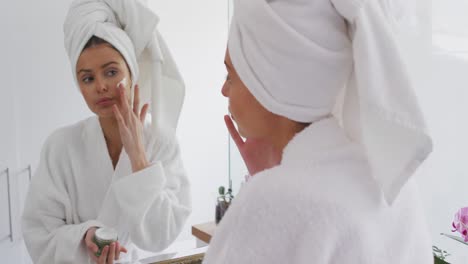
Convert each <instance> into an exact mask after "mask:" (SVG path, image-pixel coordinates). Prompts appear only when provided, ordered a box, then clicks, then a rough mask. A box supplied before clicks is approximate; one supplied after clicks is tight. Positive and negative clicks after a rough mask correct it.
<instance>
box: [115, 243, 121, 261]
mask: <svg viewBox="0 0 468 264" xmlns="http://www.w3.org/2000/svg"><path fill="white" fill-rule="evenodd" d="M114 256H115V257H114V260H118V259H119V257H120V243H119V242H115V255H114Z"/></svg>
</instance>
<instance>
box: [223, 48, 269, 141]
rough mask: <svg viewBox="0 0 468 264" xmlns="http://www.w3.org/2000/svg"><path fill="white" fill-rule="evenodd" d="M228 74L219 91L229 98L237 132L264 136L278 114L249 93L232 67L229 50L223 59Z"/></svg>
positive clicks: (252, 136)
mask: <svg viewBox="0 0 468 264" xmlns="http://www.w3.org/2000/svg"><path fill="white" fill-rule="evenodd" d="M224 64H225V65H226V69H227V72H228V76H227V78H226V81H225V82H224V85H223V88H222V90H221V93H222V94H223V95H224V96H225V97H227V98H228V99H229V112H230V113H231V116H232V118H233V119H234V120H235V122H236V123H237V126H238V129H239V133H240V134H241V135H242V136H243V137H246V138H264V137H266V136H268V135H269V134H271V128H272V127H274V126H275V122H276V121H277V118H278V116H277V115H275V114H273V113H271V112H269V111H268V110H267V109H265V108H264V107H263V106H262V105H261V104H260V103H259V102H258V101H257V99H255V97H254V96H253V95H252V94H251V93H250V91H249V90H248V89H247V87H246V86H245V85H244V83H243V82H242V80H241V79H240V78H239V75H237V72H236V70H235V69H234V67H233V65H232V62H231V58H230V56H229V51H228V50H227V51H226V56H225V60H224Z"/></svg>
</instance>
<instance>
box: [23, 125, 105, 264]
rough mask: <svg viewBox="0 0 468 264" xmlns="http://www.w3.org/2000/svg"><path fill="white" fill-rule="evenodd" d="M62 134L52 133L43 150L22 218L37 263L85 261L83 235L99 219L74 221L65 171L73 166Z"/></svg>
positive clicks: (25, 234)
mask: <svg viewBox="0 0 468 264" xmlns="http://www.w3.org/2000/svg"><path fill="white" fill-rule="evenodd" d="M62 136H63V134H62V135H61V133H60V132H57V133H55V134H53V135H52V136H50V137H49V138H48V139H47V140H46V143H45V144H44V147H43V149H42V152H41V156H40V161H39V165H38V168H37V170H36V172H35V175H34V177H33V180H32V183H31V186H30V190H29V193H28V196H27V198H26V203H25V208H24V212H23V219H22V230H23V234H24V239H25V242H26V246H27V248H28V251H29V254H30V255H31V258H32V259H33V261H34V263H37V264H41V263H44V264H49V263H77V262H80V263H85V261H86V262H87V253H86V248H85V246H84V243H83V240H82V239H83V236H84V235H85V233H86V231H87V230H88V229H89V228H90V227H93V226H97V227H99V226H102V224H101V223H99V222H98V221H86V222H83V223H79V224H75V223H76V222H75V221H74V219H73V215H74V212H73V210H74V208H73V206H72V205H73V203H72V200H71V199H70V197H69V194H68V192H67V184H66V177H65V175H64V174H65V173H70V170H71V167H70V166H69V163H67V160H66V158H64V157H65V156H66V155H63V150H64V149H63V146H65V144H64V141H65V140H63V137H62Z"/></svg>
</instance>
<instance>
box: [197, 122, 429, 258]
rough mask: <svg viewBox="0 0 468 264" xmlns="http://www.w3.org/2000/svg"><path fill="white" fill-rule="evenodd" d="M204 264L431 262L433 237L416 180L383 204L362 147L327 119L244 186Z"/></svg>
mask: <svg viewBox="0 0 468 264" xmlns="http://www.w3.org/2000/svg"><path fill="white" fill-rule="evenodd" d="M204 263H206V264H219V263H223V264H230V263H233V264H234V263H236V264H237V263H242V264H248V263H256V264H266V263H268V264H270V263H294V264H297V263H308V264H309V263H320V264H328V263H333V264H343V263H356V264H384V263H385V264H394V263H398V264H414V263H418V264H426V263H427V264H429V263H433V260H432V248H431V240H430V236H429V233H428V230H427V227H426V224H425V220H424V212H423V210H422V208H421V205H420V203H419V199H418V195H417V190H416V186H415V183H414V182H413V180H410V182H409V183H408V184H407V185H406V186H405V187H404V188H403V189H402V192H401V193H400V196H399V197H398V198H397V199H396V200H395V202H394V204H393V205H392V206H391V207H389V206H387V205H386V203H385V200H384V197H383V195H382V194H381V192H380V191H379V189H378V187H377V185H376V183H375V182H374V181H373V179H372V178H371V176H370V174H369V171H368V169H367V165H366V161H365V158H364V156H363V155H362V151H361V150H360V148H359V146H358V145H356V144H354V143H350V142H349V141H348V140H347V139H346V137H345V136H344V134H343V132H342V130H341V129H340V128H339V126H338V125H337V123H336V121H335V119H333V118H330V119H326V120H324V121H320V122H318V123H315V124H312V125H311V126H310V127H308V128H306V129H305V130H304V131H302V132H301V133H299V134H298V135H296V137H294V138H293V140H292V141H291V142H290V143H289V144H288V146H287V147H286V148H285V150H284V153H283V160H282V163H281V165H280V166H277V167H275V168H272V169H269V170H266V171H263V172H261V173H258V174H257V175H255V176H254V177H253V178H252V179H251V180H250V181H249V182H248V183H247V184H245V185H244V187H243V189H242V190H241V191H240V193H239V195H238V196H237V197H236V198H235V199H234V201H233V204H232V205H231V207H230V208H229V210H228V211H227V213H226V215H225V216H224V218H223V219H222V221H221V223H220V225H219V226H218V228H217V230H216V233H215V235H214V237H213V239H212V240H211V244H210V248H209V250H208V252H207V254H206V257H205V262H204Z"/></svg>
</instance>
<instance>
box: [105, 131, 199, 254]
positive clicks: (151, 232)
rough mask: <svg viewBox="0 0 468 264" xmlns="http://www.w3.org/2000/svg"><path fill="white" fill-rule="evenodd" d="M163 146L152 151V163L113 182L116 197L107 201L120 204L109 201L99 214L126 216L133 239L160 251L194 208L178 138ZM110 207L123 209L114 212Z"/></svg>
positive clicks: (145, 247) (139, 245) (139, 244)
mask: <svg viewBox="0 0 468 264" xmlns="http://www.w3.org/2000/svg"><path fill="white" fill-rule="evenodd" d="M159 147H160V148H161V150H160V151H156V150H153V151H154V153H150V155H149V157H148V160H149V162H150V164H151V165H150V166H149V167H147V168H146V169H143V170H141V171H138V172H136V173H133V174H132V175H128V176H126V177H124V178H122V179H120V180H118V181H116V182H114V183H113V185H112V186H111V192H112V194H113V195H114V199H106V202H107V203H113V202H115V203H116V204H117V205H118V206H112V205H110V204H105V205H104V206H103V207H102V211H101V214H100V216H99V217H98V219H110V218H109V217H112V215H118V216H121V217H126V222H127V224H128V226H130V237H131V239H132V241H133V242H134V243H135V244H136V245H137V246H138V247H140V248H142V249H145V250H148V251H160V250H163V249H165V248H166V247H167V246H169V245H170V243H172V241H173V240H174V239H175V238H176V237H177V236H178V235H179V233H180V231H181V230H182V227H183V226H184V224H185V221H186V220H187V218H188V216H189V214H190V211H191V200H190V188H189V182H188V179H187V176H186V174H185V170H184V167H183V164H182V160H181V157H180V151H179V147H178V144H177V142H176V140H175V139H172V140H164V142H162V144H161V146H159ZM156 152H158V153H156ZM156 154H158V156H156ZM107 208H118V209H117V210H119V211H118V212H110V211H109V210H107ZM103 222H104V223H106V221H105V220H103Z"/></svg>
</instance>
